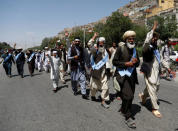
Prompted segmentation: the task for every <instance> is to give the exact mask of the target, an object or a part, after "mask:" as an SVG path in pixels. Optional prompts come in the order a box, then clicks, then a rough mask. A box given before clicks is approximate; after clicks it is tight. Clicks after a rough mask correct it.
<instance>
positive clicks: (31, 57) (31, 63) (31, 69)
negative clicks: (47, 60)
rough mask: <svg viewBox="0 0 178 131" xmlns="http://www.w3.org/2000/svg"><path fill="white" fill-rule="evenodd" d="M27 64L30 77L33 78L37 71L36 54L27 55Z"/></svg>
mask: <svg viewBox="0 0 178 131" xmlns="http://www.w3.org/2000/svg"><path fill="white" fill-rule="evenodd" d="M27 63H28V69H29V72H30V75H31V76H32V75H33V73H34V70H35V53H34V52H30V53H27Z"/></svg>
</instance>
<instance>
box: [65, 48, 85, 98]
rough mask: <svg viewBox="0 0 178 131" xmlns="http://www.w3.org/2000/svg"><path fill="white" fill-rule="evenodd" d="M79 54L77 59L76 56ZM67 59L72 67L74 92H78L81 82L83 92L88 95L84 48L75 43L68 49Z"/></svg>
mask: <svg viewBox="0 0 178 131" xmlns="http://www.w3.org/2000/svg"><path fill="white" fill-rule="evenodd" d="M76 55H77V56H78V59H75V58H74V56H76ZM67 59H68V60H69V61H71V62H70V67H71V84H72V90H73V92H74V94H76V92H77V83H78V82H79V84H80V88H81V94H82V95H86V77H85V67H84V64H85V62H84V59H85V58H84V54H83V48H82V47H79V46H75V45H73V46H72V47H70V48H69V50H68V57H67Z"/></svg>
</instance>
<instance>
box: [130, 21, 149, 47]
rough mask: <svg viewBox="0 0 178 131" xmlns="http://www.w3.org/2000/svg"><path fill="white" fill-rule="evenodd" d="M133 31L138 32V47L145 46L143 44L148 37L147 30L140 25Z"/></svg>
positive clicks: (134, 27) (135, 26)
mask: <svg viewBox="0 0 178 131" xmlns="http://www.w3.org/2000/svg"><path fill="white" fill-rule="evenodd" d="M132 30H134V31H135V32H136V34H137V35H136V43H137V46H138V47H140V46H142V45H143V42H144V41H145V38H146V35H147V32H148V30H147V28H146V27H145V26H139V25H136V24H135V25H134V26H133V28H132Z"/></svg>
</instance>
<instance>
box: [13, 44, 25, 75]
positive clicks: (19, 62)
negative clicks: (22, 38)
mask: <svg viewBox="0 0 178 131" xmlns="http://www.w3.org/2000/svg"><path fill="white" fill-rule="evenodd" d="M22 50H23V49H22V48H21V47H19V48H17V50H15V61H16V66H17V72H18V74H19V75H20V76H21V78H23V77H24V75H23V73H24V64H25V54H24V53H23V52H22Z"/></svg>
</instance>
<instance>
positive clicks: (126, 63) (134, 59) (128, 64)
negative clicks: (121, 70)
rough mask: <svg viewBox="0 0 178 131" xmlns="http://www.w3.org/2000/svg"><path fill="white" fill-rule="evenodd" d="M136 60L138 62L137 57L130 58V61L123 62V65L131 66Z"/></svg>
mask: <svg viewBox="0 0 178 131" xmlns="http://www.w3.org/2000/svg"><path fill="white" fill-rule="evenodd" d="M137 62H138V59H137V58H132V60H131V61H129V62H125V66H127V67H132V66H134V64H136V63H137Z"/></svg>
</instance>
